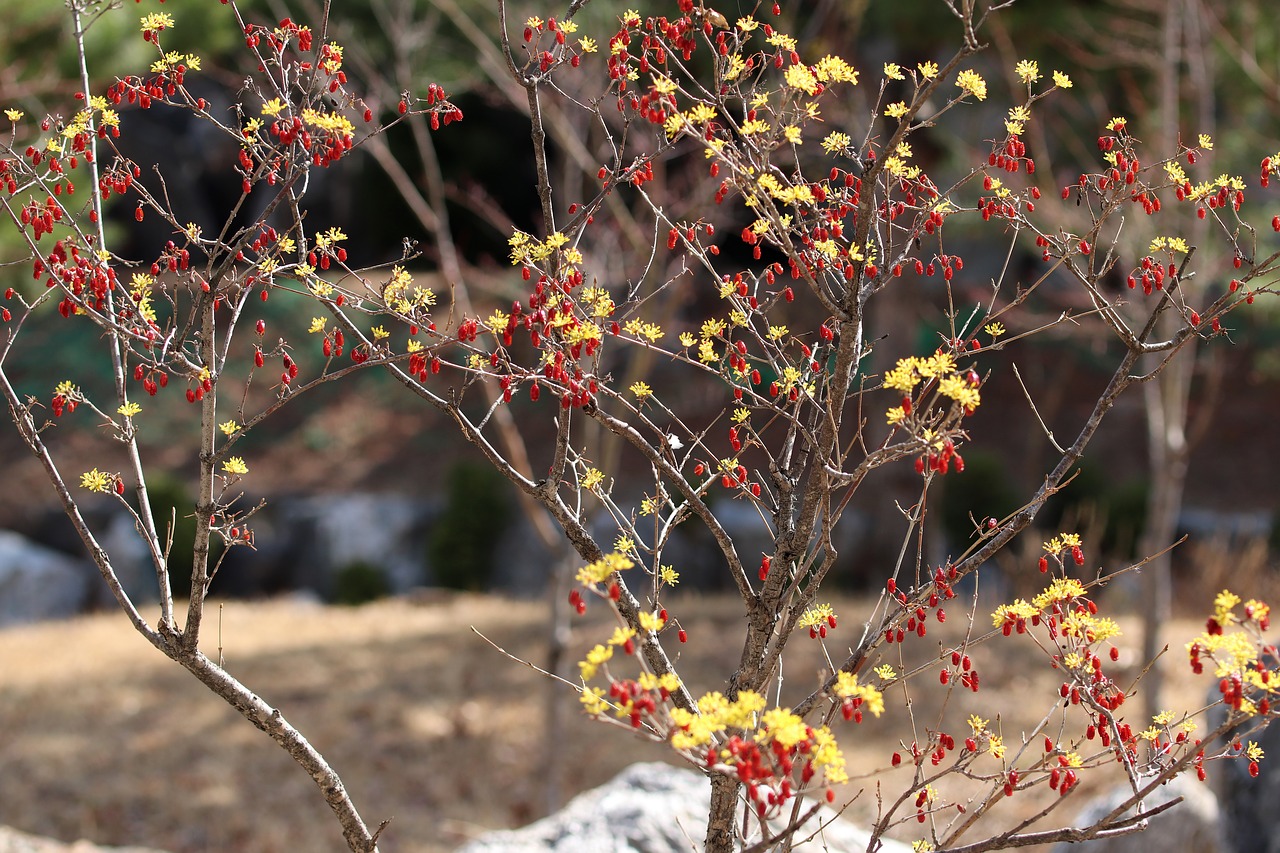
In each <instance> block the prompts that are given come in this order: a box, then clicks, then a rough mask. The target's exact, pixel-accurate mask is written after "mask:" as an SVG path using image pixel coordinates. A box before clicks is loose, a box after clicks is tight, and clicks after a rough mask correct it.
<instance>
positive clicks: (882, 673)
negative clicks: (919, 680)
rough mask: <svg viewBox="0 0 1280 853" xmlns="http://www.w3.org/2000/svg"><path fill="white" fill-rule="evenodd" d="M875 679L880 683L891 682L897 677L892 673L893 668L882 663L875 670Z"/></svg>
mask: <svg viewBox="0 0 1280 853" xmlns="http://www.w3.org/2000/svg"><path fill="white" fill-rule="evenodd" d="M875 673H876V677H877V678H879V679H880V680H881V681H893V680H894V679H895V678H897V677H898V673H896V672H894V670H893V667H892V666H890V665H889V664H887V663H882V664H880V665H879V666H878V667H876V669H875Z"/></svg>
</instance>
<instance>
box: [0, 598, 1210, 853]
mask: <svg viewBox="0 0 1280 853" xmlns="http://www.w3.org/2000/svg"><path fill="white" fill-rule="evenodd" d="M868 606H870V605H869V604H868V603H866V602H859V601H844V602H836V609H837V612H839V613H841V614H842V617H843V621H842V624H841V628H840V632H838V633H837V634H836V635H835V637H834V638H833V639H834V643H839V644H848V643H849V642H851V641H852V640H853V639H854V638H853V637H844V636H843V635H842V632H845V631H850V632H851V631H852V630H853V629H852V626H853V625H854V624H855V622H856V617H857V616H859V615H861V614H863V613H865V611H866V608H867V607H868ZM676 609H677V607H676V606H673V610H676ZM960 611H961V607H959V606H957V607H955V608H954V609H953V612H952V613H951V616H952V619H951V620H949V622H948V625H947V630H948V631H950V632H955V631H957V630H958V628H959V625H960V624H961V623H963V621H964V620H963V618H962V615H963V614H962V613H961V612H960ZM678 612H679V613H680V615H681V618H682V621H683V623H684V624H685V626H686V627H687V628H688V630H689V633H690V642H689V644H688V645H687V646H684V647H681V653H682V654H683V656H684V660H683V661H682V670H684V671H685V673H686V676H687V678H688V679H689V680H690V682H693V683H695V687H696V689H698V690H705V689H714V688H716V687H717V686H720V684H722V681H716V680H715V679H717V678H719V679H723V677H724V675H725V674H726V673H728V672H731V671H732V670H733V664H734V662H735V656H736V649H737V643H738V638H739V637H740V631H741V619H742V617H741V611H740V609H739V607H738V606H737V605H736V604H735V603H734V602H732V601H730V600H728V599H724V598H696V597H688V598H685V599H683V600H682V601H681V602H679V604H678ZM604 615H605V614H604V613H603V608H600V607H596V608H595V610H594V611H593V612H590V613H589V614H588V616H587V618H586V620H582V621H579V622H578V623H577V627H578V630H576V631H575V640H576V645H577V646H578V647H579V650H580V648H584V647H585V646H586V645H588V644H589V643H591V642H595V641H596V640H597V638H599V637H600V636H602V635H604V634H605V633H606V626H605V625H604V624H603V623H602V620H603V618H604ZM544 616H545V605H543V604H541V603H537V602H520V601H511V600H503V599H495V598H491V597H481V596H456V597H439V598H434V599H432V600H429V601H420V602H417V603H414V602H411V601H405V600H396V601H387V602H382V603H378V604H374V605H369V606H366V607H362V608H356V609H343V608H323V607H318V606H315V605H310V604H304V603H299V602H295V601H290V600H280V601H275V602H266V603H244V602H233V603H229V604H227V606H226V609H225V612H224V614H223V618H222V638H223V646H224V651H225V655H226V661H227V667H228V669H229V670H230V671H231V673H232V674H234V675H235V676H237V677H238V678H240V679H241V680H242V681H244V682H245V683H247V684H249V685H250V686H252V687H254V688H255V689H257V690H258V691H259V693H260V694H261V695H262V696H263V697H264V698H265V699H266V700H267V701H268V702H271V703H273V704H275V705H277V706H278V707H280V709H281V710H282V711H283V713H284V714H285V715H286V717H288V718H290V719H291V720H292V721H293V722H294V723H295V724H296V725H297V726H298V727H299V728H300V729H301V730H302V731H303V732H304V733H306V734H308V736H309V737H310V738H311V740H312V742H313V743H314V744H315V745H316V746H317V747H318V748H319V749H320V750H321V751H322V752H324V754H325V755H326V756H327V757H328V758H329V760H330V761H331V762H332V763H333V764H334V766H335V767H336V768H337V769H338V770H339V772H341V773H342V774H343V776H344V778H345V779H346V781H347V784H348V787H349V789H350V790H351V793H352V795H353V797H354V798H355V800H356V802H357V804H358V805H360V806H361V808H362V810H363V812H364V814H365V816H366V818H367V819H369V820H370V821H372V822H374V823H377V822H379V821H381V820H382V819H384V818H388V817H389V818H393V820H392V823H391V825H390V827H389V828H388V830H387V833H386V835H385V836H384V842H383V845H382V847H383V849H384V850H385V851H387V853H435V852H436V851H443V850H449V849H452V848H453V847H455V846H456V845H457V844H458V843H460V842H462V841H465V840H466V839H468V838H469V837H472V836H473V835H475V834H476V833H479V832H481V831H484V830H486V829H491V828H499V827H508V826H513V825H519V824H522V823H525V822H527V821H529V820H531V819H533V818H535V817H537V816H538V815H539V814H540V813H541V811H542V809H543V807H544V803H545V791H544V790H543V784H542V783H543V780H544V778H545V770H546V765H545V756H546V748H545V746H544V744H543V743H542V737H541V726H542V722H543V720H544V718H545V708H546V702H547V700H546V695H547V682H546V681H545V679H543V678H542V677H540V676H538V675H537V674H536V673H534V672H533V671H531V670H529V669H527V668H524V667H521V666H519V665H517V664H514V663H512V662H510V661H508V660H506V659H505V658H503V657H501V656H500V655H499V654H498V653H497V652H495V651H494V650H493V649H492V648H491V647H490V646H488V645H487V644H485V643H484V642H483V641H482V640H480V639H479V638H478V637H476V636H475V635H474V634H473V633H472V632H471V631H470V630H469V626H472V625H474V626H475V627H476V628H477V629H479V630H480V631H482V632H483V633H485V634H486V635H487V636H489V637H491V638H492V639H493V640H494V641H495V642H496V643H498V644H500V645H502V646H504V647H505V648H508V649H510V650H513V651H518V652H522V653H524V654H525V655H527V656H529V657H531V658H532V659H534V660H535V661H537V660H539V659H540V658H541V657H542V656H543V655H544V648H545V642H544V640H543V629H542V624H543V620H544ZM208 624H209V626H210V627H209V636H208V640H207V642H206V643H205V647H206V649H205V650H206V652H207V653H209V654H210V655H211V656H212V655H216V654H217V645H218V635H217V631H216V612H215V613H214V614H213V616H212V617H211V618H210V620H209V622H208ZM980 624H981V623H980ZM1171 628H1172V631H1173V632H1177V631H1181V632H1182V633H1183V634H1185V633H1187V632H1189V631H1190V630H1193V626H1192V625H1189V624H1187V623H1183V624H1180V625H1178V626H1171ZM934 633H935V632H934V631H933V630H931V633H930V636H929V638H928V640H926V641H924V642H922V643H920V644H919V648H920V649H921V651H922V652H924V653H928V650H929V649H936V648H937V646H936V645H935V644H934ZM797 644H798V646H799V650H800V651H801V653H802V654H801V655H800V656H799V659H792V660H791V662H789V664H788V671H787V676H788V677H787V681H786V688H787V689H786V691H785V693H786V694H788V696H786V697H784V698H792V697H794V696H799V695H803V694H804V693H806V692H808V691H809V690H810V689H812V687H813V685H814V684H815V680H816V676H817V674H818V672H819V671H820V670H821V669H822V667H823V666H824V664H823V661H822V659H821V656H820V647H819V645H818V644H817V643H813V642H810V641H808V640H807V639H801V640H798V641H797ZM833 645H834V644H833ZM842 647H843V645H841V646H838V648H842ZM974 657H975V660H976V662H977V666H978V667H979V669H980V670H981V671H982V673H983V690H982V692H981V693H979V694H977V695H976V696H975V695H973V694H970V693H968V692H967V691H965V692H963V693H962V692H957V693H955V694H953V695H952V698H951V700H950V703H949V705H948V707H947V719H948V721H949V722H948V725H949V726H950V727H951V728H950V730H951V731H952V732H953V733H957V732H961V731H962V721H963V720H964V718H965V716H966V715H967V714H968V713H971V712H976V713H980V714H982V715H983V716H986V717H993V716H995V714H996V712H997V711H1000V710H1003V711H1004V716H1003V717H1002V718H1001V722H1002V725H1003V728H1004V732H1005V736H1006V739H1007V740H1009V741H1013V740H1016V739H1017V737H1018V735H1017V733H1018V732H1020V731H1023V730H1025V729H1027V728H1029V727H1031V726H1034V725H1035V724H1036V723H1037V722H1038V721H1039V717H1038V716H1035V715H1033V713H1032V712H1038V713H1043V710H1044V709H1045V708H1046V707H1047V706H1048V705H1049V703H1050V699H1048V698H1047V697H1048V696H1049V694H1050V693H1051V692H1052V691H1053V689H1054V688H1055V687H1056V683H1057V682H1056V680H1055V679H1054V677H1053V673H1052V671H1051V670H1049V669H1048V668H1047V667H1045V666H1044V665H1043V664H1042V663H1041V662H1040V660H1039V659H1037V658H1036V657H1035V656H1034V655H1033V654H1032V653H1031V651H1030V649H1029V644H1026V643H1022V644H1016V645H1015V644H1009V643H997V644H993V645H990V646H988V647H986V648H983V649H981V650H979V651H977V652H975V655H974ZM575 659H576V658H575ZM929 678H930V679H934V676H930V677H929ZM698 680H701V681H702V683H696V682H697V681H698ZM929 683H930V684H932V685H935V686H936V684H937V682H936V679H935V680H931V681H930V682H929ZM0 684H3V693H2V694H0V733H2V734H0V753H2V754H3V755H4V761H3V772H0V823H5V824H10V825H13V826H16V827H18V828H20V829H23V830H26V831H30V832H38V833H42V834H47V835H52V836H55V837H59V838H63V839H66V840H72V839H75V838H79V837H86V838H91V839H93V840H95V841H98V842H101V843H112V844H126V843H132V844H146V845H151V846H155V847H161V848H165V849H168V850H172V851H175V853H185V852H186V851H212V850H217V851H253V852H254V853H270V851H298V850H307V851H317V853H323V851H340V850H343V849H345V848H344V846H343V844H342V840H341V837H340V835H339V833H338V832H337V825H336V822H334V821H333V819H332V816H331V815H330V813H329V812H328V811H327V809H326V807H325V806H324V805H323V802H322V801H321V799H320V797H319V796H318V795H317V791H316V789H315V787H314V786H313V785H312V783H311V782H310V780H309V779H307V778H306V776H305V775H304V774H303V773H301V772H300V771H299V770H298V769H297V768H296V766H295V765H293V764H292V762H291V761H290V760H289V759H288V757H287V756H285V755H284V754H283V753H282V752H281V751H280V750H279V749H277V748H275V747H274V746H273V745H271V744H270V743H269V742H268V741H267V740H266V739H265V738H264V736H263V735H262V734H261V733H260V732H258V731H257V730H256V729H254V728H253V727H252V726H250V725H249V724H248V723H247V722H245V721H244V720H243V719H242V718H240V717H239V716H238V715H237V714H236V713H235V712H234V711H233V710H231V709H230V708H228V707H226V706H224V705H223V704H222V703H221V702H220V700H218V699H216V698H215V697H214V696H212V695H211V694H209V693H208V692H207V691H205V689H204V688H203V687H201V686H200V685H199V684H198V683H196V682H195V681H194V680H193V679H191V678H190V677H189V676H188V675H186V674H185V673H184V672H182V671H181V670H179V669H178V668H177V667H176V666H175V665H173V664H171V663H169V662H168V661H166V660H165V659H164V658H162V657H161V656H160V655H159V653H157V652H156V651H155V650H154V649H152V648H151V647H150V646H149V645H147V644H146V643H145V641H143V640H142V639H141V638H139V637H137V636H136V635H135V634H133V633H132V632H131V629H130V628H129V627H128V625H127V624H126V623H125V622H124V620H123V619H121V618H120V617H119V616H117V615H114V614H104V615H100V616H94V617H88V618H83V619H78V620H75V621H71V622H59V623H48V624H43V625H38V626H31V627H25V628H19V629H11V630H8V631H4V632H0ZM926 688H928V685H922V686H921V687H918V688H916V689H915V690H914V694H915V695H914V704H913V711H912V716H910V717H908V716H906V715H905V714H903V712H902V711H901V710H897V711H894V710H891V711H890V713H889V714H886V715H885V717H884V718H882V719H880V720H875V721H872V720H870V719H869V720H868V721H867V722H866V723H864V724H863V726H862V727H860V728H857V729H852V730H851V729H844V730H842V731H844V734H843V736H842V743H843V744H844V746H845V748H846V752H847V753H848V754H849V756H850V767H851V770H853V771H854V772H859V771H861V772H863V773H867V772H868V771H871V770H883V769H885V768H886V767H887V759H888V753H889V751H890V750H891V749H892V745H893V744H895V743H896V742H897V741H898V740H899V739H906V740H907V741H909V740H910V739H911V737H912V735H911V733H910V732H911V725H912V723H913V721H914V723H915V725H916V726H917V727H918V728H917V731H920V730H922V729H923V728H924V727H932V726H934V725H935V724H936V712H937V708H938V705H937V700H936V699H934V698H930V697H931V696H932V695H933V694H940V693H941V691H939V690H936V689H932V688H928V689H926ZM1180 689H1181V690H1183V691H1184V692H1186V693H1187V694H1188V695H1195V694H1196V693H1197V692H1198V691H1200V690H1202V688H1201V687H1194V686H1193V687H1187V686H1185V685H1182V686H1181V687H1180ZM1032 693H1037V694H1038V695H1039V696H1040V697H1044V698H1042V699H1041V701H1035V702H1028V701H1027V696H1028V695H1030V694H1032ZM1200 695H1202V694H1200ZM562 700H563V701H564V702H566V703H567V704H569V705H571V706H574V707H576V701H575V698H574V695H573V694H572V693H571V692H569V691H567V690H566V691H565V692H564V695H563V696H562ZM890 707H891V709H893V708H895V705H894V703H893V702H891V703H890ZM896 707H898V708H900V707H901V705H900V704H899V705H897V706H896ZM569 713H570V714H576V711H575V710H571V711H570V712H569ZM570 731H571V732H572V736H571V737H570V738H569V739H568V742H566V743H565V744H563V745H562V746H561V748H560V755H561V758H562V759H563V760H564V762H565V787H566V789H567V790H566V791H565V793H566V794H567V795H572V794H573V793H576V792H578V791H580V790H584V789H586V788H589V787H592V786H594V785H597V784H599V783H601V782H603V781H604V780H606V779H607V778H609V777H610V776H612V775H613V774H614V773H615V772H617V771H618V770H619V769H621V768H622V767H623V766H625V765H627V764H630V763H632V762H634V761H639V760H654V759H657V758H662V757H663V754H662V752H663V751H662V749H661V748H660V747H658V746H655V745H652V744H647V743H645V742H643V741H641V740H639V739H637V738H634V737H630V736H628V735H627V734H625V733H620V732H618V731H616V730H614V729H612V728H610V727H608V726H604V725H596V724H588V723H586V722H580V721H579V718H577V717H571V720H570ZM960 736H962V735H960ZM904 772H905V771H903V770H899V771H897V773H904ZM895 778H897V777H896V776H893V775H890V776H888V781H887V782H886V790H890V789H891V786H893V785H894V779H895ZM903 779H905V776H904V777H903ZM868 781H869V777H867V778H864V779H862V780H857V779H855V782H854V784H853V785H851V786H850V788H849V789H848V793H849V795H850V796H852V795H853V793H855V792H856V790H857V788H858V787H859V785H865V784H867V782H868ZM1032 805H1033V801H1032V798H1030V797H1028V798H1027V802H1026V807H1030V806H1032ZM874 808H875V793H874V783H872V784H870V785H869V786H868V789H867V791H866V793H864V794H863V796H862V797H860V798H859V799H858V800H857V801H856V802H855V803H854V805H853V807H852V808H851V814H852V815H853V816H854V817H855V818H861V819H863V820H865V819H866V818H867V817H868V816H869V815H870V814H871V813H872V810H873V809H874Z"/></svg>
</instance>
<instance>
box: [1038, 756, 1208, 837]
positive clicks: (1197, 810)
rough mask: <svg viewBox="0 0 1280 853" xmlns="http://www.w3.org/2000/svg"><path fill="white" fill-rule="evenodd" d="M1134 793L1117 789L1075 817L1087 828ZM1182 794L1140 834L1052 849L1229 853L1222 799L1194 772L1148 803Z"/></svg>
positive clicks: (1159, 791) (1158, 791)
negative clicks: (1176, 802)
mask: <svg viewBox="0 0 1280 853" xmlns="http://www.w3.org/2000/svg"><path fill="white" fill-rule="evenodd" d="M1131 794H1132V791H1131V790H1130V789H1129V788H1128V787H1127V786H1125V787H1118V788H1115V789H1114V790H1112V791H1110V792H1109V793H1106V794H1103V795H1102V796H1100V797H1098V798H1097V799H1096V800H1094V801H1092V802H1091V803H1090V804H1089V805H1088V806H1087V807H1086V808H1085V810H1084V811H1083V812H1081V814H1080V816H1079V817H1078V818H1077V819H1076V821H1075V825H1076V826H1078V827H1084V826H1089V825H1091V824H1093V823H1095V822H1096V821H1098V820H1101V819H1102V818H1103V817H1104V816H1106V815H1107V814H1109V813H1110V812H1111V811H1113V810H1114V809H1115V808H1116V806H1118V805H1120V804H1121V803H1123V802H1124V801H1125V800H1127V799H1128V798H1129V797H1130V795H1131ZM1177 797H1182V802H1181V803H1179V804H1178V805H1176V806H1174V807H1173V808H1171V809H1169V810H1168V811H1166V812H1162V813H1161V814H1159V815H1156V816H1155V817H1153V818H1151V820H1150V821H1148V823H1147V828H1146V829H1144V830H1142V831H1141V832H1133V833H1130V834H1128V835H1119V836H1115V837H1112V838H1102V839H1095V840H1093V841H1085V842H1083V843H1080V844H1067V843H1061V844H1057V845H1055V846H1054V848H1053V853H1147V851H1149V850H1181V851H1188V853H1231V848H1230V847H1229V846H1228V844H1227V842H1226V834H1225V827H1224V826H1223V822H1222V814H1221V809H1220V808H1219V807H1218V798H1217V797H1215V796H1214V795H1213V792H1212V791H1211V790H1209V787H1208V786H1207V785H1205V784H1204V783H1203V782H1200V781H1198V780H1197V779H1196V778H1195V776H1194V775H1188V774H1185V773H1184V774H1183V775H1181V776H1178V777H1176V778H1174V779H1173V780H1171V781H1170V782H1169V783H1168V784H1166V785H1163V786H1161V787H1159V788H1157V789H1156V790H1155V791H1153V792H1152V793H1151V795H1150V796H1149V797H1147V799H1146V801H1145V803H1144V805H1145V806H1146V807H1147V808H1148V809H1150V808H1154V807H1156V806H1160V805H1163V804H1164V803H1167V802H1169V801H1170V800H1173V799H1176V798H1177Z"/></svg>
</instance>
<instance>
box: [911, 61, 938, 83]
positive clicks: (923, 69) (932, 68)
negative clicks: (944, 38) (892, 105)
mask: <svg viewBox="0 0 1280 853" xmlns="http://www.w3.org/2000/svg"><path fill="white" fill-rule="evenodd" d="M916 67H917V68H919V69H920V76H921V77H923V78H924V79H926V80H932V79H933V78H934V77H936V76H938V63H936V62H921V63H920V64H919V65H917V66H916Z"/></svg>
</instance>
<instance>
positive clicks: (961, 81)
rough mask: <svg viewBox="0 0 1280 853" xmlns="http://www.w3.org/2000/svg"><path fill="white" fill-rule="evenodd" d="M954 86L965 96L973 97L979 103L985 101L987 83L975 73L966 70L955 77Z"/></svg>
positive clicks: (968, 69)
mask: <svg viewBox="0 0 1280 853" xmlns="http://www.w3.org/2000/svg"><path fill="white" fill-rule="evenodd" d="M956 85H957V86H959V87H960V89H961V91H963V92H964V93H965V94H967V95H973V97H975V98H977V99H978V100H979V101H985V100H986V99H987V81H985V80H983V79H982V75H980V74H979V73H978V72H977V71H974V70H973V69H972V68H966V69H965V70H964V71H961V72H960V73H959V74H958V75H956Z"/></svg>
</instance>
